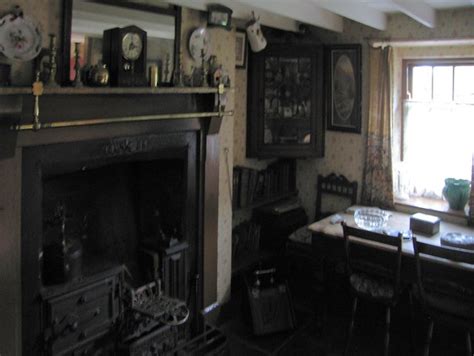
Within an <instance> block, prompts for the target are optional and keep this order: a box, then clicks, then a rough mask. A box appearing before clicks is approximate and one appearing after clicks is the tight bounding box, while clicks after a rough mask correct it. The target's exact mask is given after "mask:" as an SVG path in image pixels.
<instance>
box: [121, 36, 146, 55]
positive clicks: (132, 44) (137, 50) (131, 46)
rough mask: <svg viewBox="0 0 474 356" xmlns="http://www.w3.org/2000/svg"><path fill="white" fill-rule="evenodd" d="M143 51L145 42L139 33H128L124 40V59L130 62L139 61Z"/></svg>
mask: <svg viewBox="0 0 474 356" xmlns="http://www.w3.org/2000/svg"><path fill="white" fill-rule="evenodd" d="M142 50H143V42H142V39H141V37H140V35H139V34H138V33H134V32H128V33H127V34H125V36H123V38H122V55H123V58H125V59H128V60H130V61H134V60H137V59H138V57H140V54H141V53H142Z"/></svg>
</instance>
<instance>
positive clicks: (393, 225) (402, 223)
mask: <svg viewBox="0 0 474 356" xmlns="http://www.w3.org/2000/svg"><path fill="white" fill-rule="evenodd" d="M360 208H364V207H362V206H351V207H349V208H348V209H346V210H344V211H341V212H338V213H337V214H333V215H330V216H328V217H326V218H324V219H322V220H319V221H316V222H314V223H312V224H310V225H308V226H307V228H306V230H305V231H303V233H302V234H301V236H300V237H298V236H292V237H290V239H293V240H294V241H299V242H303V243H306V244H307V245H310V246H311V249H312V255H313V257H314V258H316V259H321V260H324V261H325V263H327V262H328V261H329V263H338V262H341V261H344V259H345V252H344V238H343V232H342V225H341V221H344V222H345V223H346V224H347V225H349V226H353V227H358V226H357V224H356V223H355V220H354V212H355V211H356V210H357V209H360ZM386 213H387V215H388V220H387V224H386V226H385V227H384V228H383V229H381V230H380V231H379V232H382V233H385V234H387V235H390V236H393V237H394V238H397V236H398V232H400V233H402V234H403V236H404V238H403V242H402V270H401V278H402V280H403V281H405V282H407V283H413V282H414V281H415V280H416V279H415V278H416V273H415V258H414V249H413V242H412V238H413V237H416V239H417V240H418V241H421V242H425V243H428V244H432V245H437V246H441V245H442V237H443V236H445V235H446V234H453V233H454V234H459V235H461V234H462V235H465V236H469V237H472V236H474V229H473V228H471V227H469V226H467V225H459V224H453V223H450V222H446V221H442V220H441V222H440V227H439V232H437V233H436V234H434V235H431V236H429V235H425V234H422V233H419V232H417V231H412V230H410V216H411V215H410V214H406V213H403V212H398V211H391V210H386ZM360 243H361V245H368V247H369V249H368V253H369V254H370V258H373V257H374V256H376V257H378V258H381V259H382V258H385V257H386V256H388V252H387V251H386V250H387V247H386V246H383V245H381V244H379V243H376V242H372V241H360ZM431 260H432V262H433V264H434V266H437V267H439V271H440V273H448V274H449V273H455V274H456V278H463V279H464V278H467V279H469V280H471V281H472V280H473V276H474V274H473V273H474V266H473V265H470V264H465V263H458V262H454V261H449V260H444V259H438V258H431ZM430 262H431V261H430Z"/></svg>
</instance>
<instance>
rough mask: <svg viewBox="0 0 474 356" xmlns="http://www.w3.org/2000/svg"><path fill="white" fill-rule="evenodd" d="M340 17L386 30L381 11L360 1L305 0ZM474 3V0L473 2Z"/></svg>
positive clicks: (383, 15) (384, 19) (385, 19)
mask: <svg viewBox="0 0 474 356" xmlns="http://www.w3.org/2000/svg"><path fill="white" fill-rule="evenodd" d="M307 1H310V2H312V3H314V4H316V5H317V6H319V7H321V8H324V9H326V10H328V11H331V12H333V13H335V14H338V15H340V16H343V17H346V18H348V19H351V20H354V21H356V22H359V23H361V24H364V25H367V26H369V27H373V28H375V29H377V30H382V31H383V30H386V28H387V17H386V15H385V13H383V12H382V11H379V10H376V9H374V8H371V7H369V6H367V5H366V4H365V3H363V2H360V1H348V0H331V1H328V0H307ZM473 1H474V0H473Z"/></svg>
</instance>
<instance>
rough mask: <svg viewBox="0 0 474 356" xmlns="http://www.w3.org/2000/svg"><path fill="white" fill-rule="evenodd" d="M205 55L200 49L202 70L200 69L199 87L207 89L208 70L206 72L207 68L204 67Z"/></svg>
mask: <svg viewBox="0 0 474 356" xmlns="http://www.w3.org/2000/svg"><path fill="white" fill-rule="evenodd" d="M205 57H206V54H205V53H204V49H201V65H202V68H201V76H202V77H201V85H202V86H203V87H208V86H209V83H208V82H207V74H208V70H207V66H206V58H205Z"/></svg>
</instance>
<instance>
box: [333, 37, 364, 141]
mask: <svg viewBox="0 0 474 356" xmlns="http://www.w3.org/2000/svg"><path fill="white" fill-rule="evenodd" d="M326 73H327V76H328V78H327V81H326V83H327V84H326V89H327V93H326V97H327V105H326V110H327V113H326V114H327V129H328V130H334V131H345V132H355V133H360V130H361V46H360V45H359V44H348V45H333V46H328V47H327V48H326Z"/></svg>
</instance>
